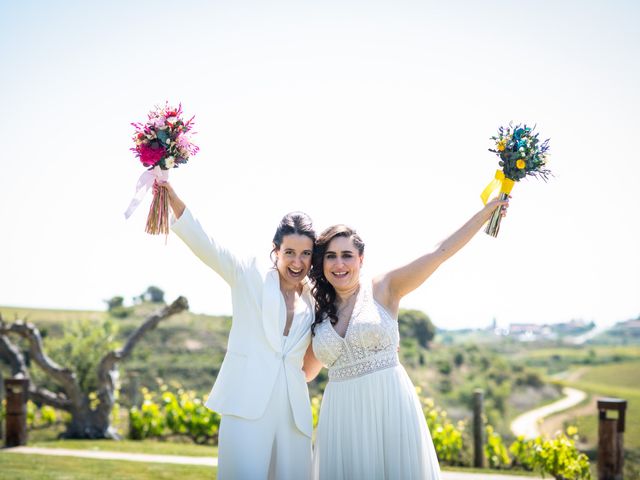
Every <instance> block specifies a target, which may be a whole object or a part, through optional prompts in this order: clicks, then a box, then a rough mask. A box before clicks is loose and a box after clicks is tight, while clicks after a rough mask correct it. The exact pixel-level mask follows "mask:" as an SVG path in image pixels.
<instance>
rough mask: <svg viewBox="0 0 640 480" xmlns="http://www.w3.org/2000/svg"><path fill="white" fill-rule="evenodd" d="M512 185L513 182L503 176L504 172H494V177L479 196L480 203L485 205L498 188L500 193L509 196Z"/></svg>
mask: <svg viewBox="0 0 640 480" xmlns="http://www.w3.org/2000/svg"><path fill="white" fill-rule="evenodd" d="M514 184H515V182H514V181H513V180H511V179H510V178H507V177H505V176H504V172H503V171H502V170H496V176H495V177H494V179H493V180H491V182H489V185H487V186H486V188H485V189H484V190H483V191H482V193H481V194H480V198H481V199H482V203H484V204H485V205H486V204H487V202H488V201H489V197H490V196H491V194H492V193H493V192H494V191H495V190H497V189H498V188H499V189H500V193H506V194H507V195H509V194H510V193H511V189H512V188H513V185H514Z"/></svg>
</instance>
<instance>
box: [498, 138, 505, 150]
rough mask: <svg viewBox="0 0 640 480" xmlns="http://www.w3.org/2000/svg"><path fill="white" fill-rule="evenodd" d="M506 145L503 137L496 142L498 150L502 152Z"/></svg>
mask: <svg viewBox="0 0 640 480" xmlns="http://www.w3.org/2000/svg"><path fill="white" fill-rule="evenodd" d="M506 146H507V141H506V140H505V139H504V138H503V139H502V140H500V141H499V142H498V151H499V152H502V151H503V150H504V148H505V147H506Z"/></svg>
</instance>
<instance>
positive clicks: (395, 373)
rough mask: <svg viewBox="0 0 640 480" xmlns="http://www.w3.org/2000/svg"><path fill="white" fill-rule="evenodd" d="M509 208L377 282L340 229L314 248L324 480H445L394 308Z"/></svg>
mask: <svg viewBox="0 0 640 480" xmlns="http://www.w3.org/2000/svg"><path fill="white" fill-rule="evenodd" d="M507 204H508V201H504V202H503V201H498V200H493V201H492V202H489V203H488V204H487V205H486V206H485V207H484V208H483V209H482V210H481V211H479V212H478V213H476V214H475V215H474V216H473V217H472V218H471V219H470V220H469V221H467V222H466V223H465V224H464V225H463V226H462V227H461V228H460V229H459V230H457V231H456V232H455V233H454V234H453V235H451V236H450V237H449V238H447V239H446V240H445V241H443V242H442V243H441V244H440V245H439V246H438V247H437V248H436V249H435V250H434V251H433V252H431V253H427V254H426V255H424V256H422V257H420V258H418V259H416V260H414V261H413V262H410V263H409V264H407V265H405V266H402V267H400V268H397V269H395V270H392V271H390V272H387V273H385V274H383V275H380V276H378V277H375V278H373V280H371V279H365V278H364V276H363V278H361V277H360V267H361V266H362V262H363V259H364V242H363V241H362V239H361V238H360V237H359V236H358V235H357V233H356V232H355V231H354V230H352V229H350V228H349V227H347V226H344V225H336V226H333V227H329V228H328V229H326V230H325V231H324V232H323V233H322V234H321V235H320V237H319V238H318V240H317V241H316V247H315V250H314V259H313V266H312V271H311V274H310V276H311V278H312V279H313V280H314V282H315V285H314V288H313V294H314V297H315V299H316V319H315V322H314V324H313V326H312V335H313V339H312V345H313V352H314V354H315V355H314V356H312V355H308V356H307V359H306V366H307V367H308V370H309V371H314V372H317V371H319V370H320V368H321V366H322V365H324V366H326V367H327V368H328V369H329V382H328V383H327V386H326V389H325V391H324V395H323V399H322V405H321V407H320V417H319V421H318V430H317V435H316V443H315V450H314V476H315V478H317V479H320V480H341V479H344V480H374V479H397V480H410V479H428V480H436V479H439V478H440V469H439V466H438V459H437V456H436V452H435V449H434V446H433V441H432V440H431V436H430V434H429V430H428V428H427V424H426V421H425V418H424V415H423V412H422V408H421V405H420V401H419V399H418V396H417V394H416V392H415V388H414V386H413V384H412V383H411V380H410V379H409V377H408V376H407V373H406V371H405V370H404V368H403V367H402V365H400V363H399V360H398V347H399V334H398V322H397V318H398V309H399V305H400V300H401V298H402V297H404V296H405V295H406V294H408V293H409V292H411V291H413V290H414V289H416V288H417V287H419V286H420V285H422V283H423V282H424V281H425V280H426V279H427V278H428V277H429V276H430V275H431V274H432V273H433V272H434V271H435V270H436V269H437V268H438V266H439V265H440V264H442V262H444V261H445V260H447V259H448V258H450V257H451V256H452V255H453V254H454V253H456V252H457V251H458V250H460V249H461V248H462V247H463V246H464V245H465V244H466V243H467V242H468V241H469V240H470V239H471V238H472V237H473V236H474V235H475V233H476V232H477V231H478V230H479V229H480V228H481V227H482V225H483V224H484V223H485V222H486V221H487V220H488V219H489V217H490V216H491V213H492V212H493V210H494V209H495V208H498V207H500V208H502V209H503V215H504V212H505V211H506V208H507Z"/></svg>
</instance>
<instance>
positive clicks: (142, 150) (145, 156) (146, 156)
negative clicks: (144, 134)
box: [136, 142, 165, 167]
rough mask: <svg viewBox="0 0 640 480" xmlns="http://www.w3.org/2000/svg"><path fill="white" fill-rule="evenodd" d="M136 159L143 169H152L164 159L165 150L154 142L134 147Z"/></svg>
mask: <svg viewBox="0 0 640 480" xmlns="http://www.w3.org/2000/svg"><path fill="white" fill-rule="evenodd" d="M136 151H137V152H138V157H139V158H140V161H141V162H142V164H143V165H144V166H145V167H152V166H154V165H155V164H156V163H158V162H159V161H160V160H162V157H164V154H165V149H164V147H163V146H161V145H160V144H158V143H156V142H152V143H151V144H144V143H143V144H141V145H138V146H137V147H136Z"/></svg>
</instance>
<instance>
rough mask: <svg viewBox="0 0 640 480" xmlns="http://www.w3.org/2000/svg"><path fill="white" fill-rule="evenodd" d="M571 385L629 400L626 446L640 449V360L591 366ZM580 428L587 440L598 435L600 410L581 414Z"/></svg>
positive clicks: (591, 441)
mask: <svg viewBox="0 0 640 480" xmlns="http://www.w3.org/2000/svg"><path fill="white" fill-rule="evenodd" d="M568 385H570V386H572V387H575V388H579V389H581V390H585V391H586V392H589V393H590V394H592V395H594V396H596V397H600V396H607V397H617V398H622V399H624V400H626V401H627V412H626V428H625V434H624V443H625V447H626V448H629V449H640V362H638V361H634V362H624V363H616V364H609V365H598V366H592V367H588V369H587V371H586V372H585V373H584V374H583V375H582V376H581V377H580V379H579V380H578V381H575V382H569V383H568ZM577 427H578V430H579V431H580V434H581V435H583V436H585V437H586V439H587V443H589V444H592V445H595V442H596V439H597V438H598V418H597V412H595V411H594V412H593V414H591V415H587V416H583V417H579V418H578V419H577Z"/></svg>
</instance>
